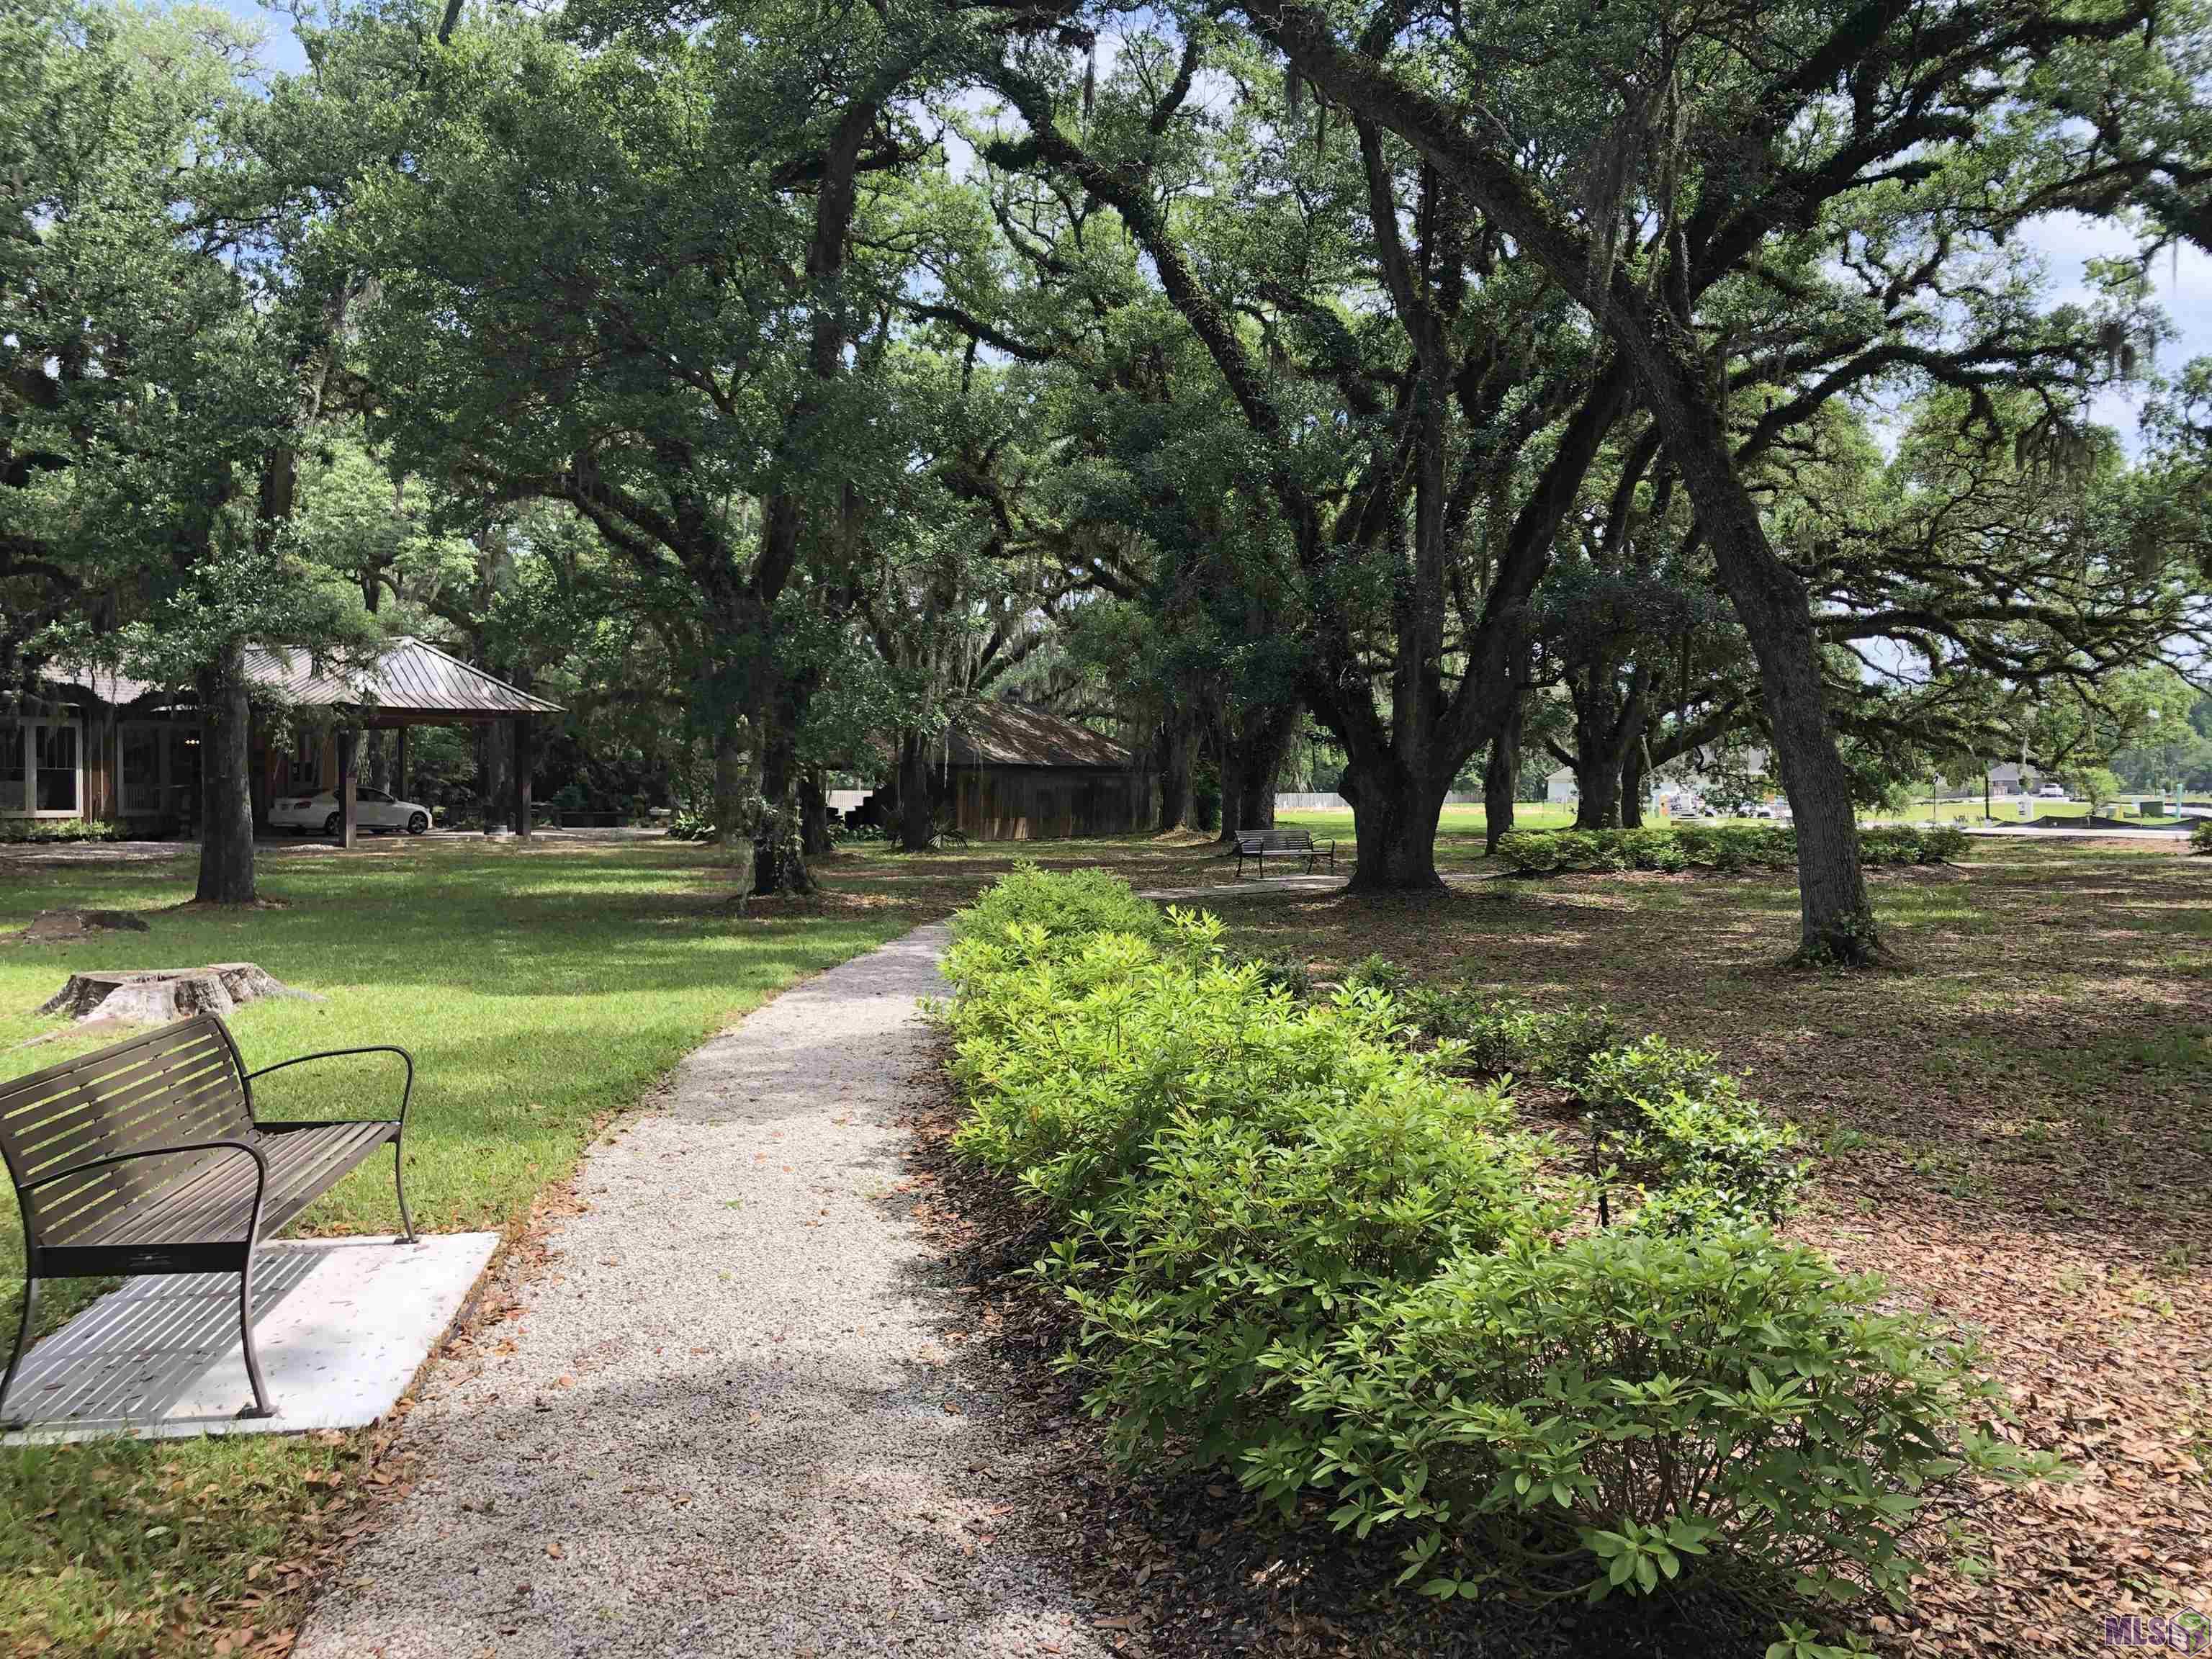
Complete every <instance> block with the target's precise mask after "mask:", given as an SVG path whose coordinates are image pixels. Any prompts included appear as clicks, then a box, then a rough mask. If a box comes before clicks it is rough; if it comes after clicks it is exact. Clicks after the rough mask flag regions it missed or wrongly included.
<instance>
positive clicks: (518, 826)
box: [514, 714, 537, 836]
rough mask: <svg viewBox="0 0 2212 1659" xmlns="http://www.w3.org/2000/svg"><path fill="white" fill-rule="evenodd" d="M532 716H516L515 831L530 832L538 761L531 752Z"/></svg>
mask: <svg viewBox="0 0 2212 1659" xmlns="http://www.w3.org/2000/svg"><path fill="white" fill-rule="evenodd" d="M530 738H531V732H530V716H529V715H527V714H517V715H516V716H515V717H514V833H515V834H516V835H518V836H526V835H528V834H529V833H530V774H531V771H532V768H533V767H534V766H535V764H536V762H537V757H536V756H535V755H533V754H532V752H531V746H530Z"/></svg>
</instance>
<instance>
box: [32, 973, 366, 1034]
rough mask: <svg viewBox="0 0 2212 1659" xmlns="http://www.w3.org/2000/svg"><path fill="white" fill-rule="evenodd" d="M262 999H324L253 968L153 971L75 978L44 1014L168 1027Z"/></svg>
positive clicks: (316, 1000) (46, 1008)
mask: <svg viewBox="0 0 2212 1659" xmlns="http://www.w3.org/2000/svg"><path fill="white" fill-rule="evenodd" d="M263 997H296V998H298V999H299V1000H301V1001H303V1002H319V1001H321V1000H322V999H321V998H320V997H317V996H312V995H310V994H308V993H307V992H305V991H295V990H293V989H292V988H291V987H289V986H288V985H286V984H284V983H283V981H280V980H278V979H277V978H276V976H275V975H271V974H270V973H268V972H266V971H264V969H261V968H259V967H258V966H256V965H255V964H254V963H250V962H217V963H210V964H209V965H208V966H207V967H205V968H149V969H140V970H138V971H136V972H132V971H128V970H125V971H112V970H111V971H108V972H104V973H103V972H95V973H84V974H71V975H70V977H69V983H68V984H66V985H64V986H63V987H62V988H61V989H60V991H59V992H58V993H57V994H55V995H54V997H53V999H52V1000H51V1001H49V1002H48V1003H47V1004H46V1006H44V1007H43V1008H41V1009H40V1010H39V1012H40V1013H42V1014H67V1015H69V1016H70V1018H73V1019H76V1020H77V1021H79V1022H80V1023H82V1021H85V1020H89V1019H112V1020H131V1021H136V1022H143V1023H144V1024H152V1025H164V1024H168V1022H170V1021H171V1020H177V1019H189V1018H191V1017H192V1016H193V1015H194V1014H228V1012H231V1010H232V1009H234V1008H235V1007H237V1006H238V1005H239V1004H240V1003H241V1002H255V1001H258V1000H260V999H261V998H263Z"/></svg>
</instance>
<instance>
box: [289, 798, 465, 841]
mask: <svg viewBox="0 0 2212 1659" xmlns="http://www.w3.org/2000/svg"><path fill="white" fill-rule="evenodd" d="M432 816H433V815H432V813H431V811H430V809H429V808H428V807H427V806H422V805H417V804H416V802H414V801H411V800H395V799H393V798H392V796H390V795H388V794H386V793H385V792H384V791H383V790H381V789H362V788H356V790H355V791H354V818H353V821H354V823H355V824H356V826H357V827H359V828H361V829H381V830H385V831H386V832H388V833H392V834H397V833H398V831H400V830H403V829H404V830H405V831H406V832H407V833H408V834H409V835H410V836H419V835H421V834H422V832H423V831H424V830H426V829H428V828H429V827H430V819H431V817H432ZM269 827H270V829H289V830H292V831H293V832H294V833H295V834H297V835H302V836H311V835H313V834H315V833H316V832H318V831H320V832H321V833H322V834H324V835H325V836H335V835H336V834H337V832H338V797H337V791H336V790H334V789H325V790H324V791H323V792H322V793H320V794H315V795H283V796H280V797H279V798H278V799H276V800H275V801H273V802H271V803H270V807H269Z"/></svg>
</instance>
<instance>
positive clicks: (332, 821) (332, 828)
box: [323, 812, 338, 836]
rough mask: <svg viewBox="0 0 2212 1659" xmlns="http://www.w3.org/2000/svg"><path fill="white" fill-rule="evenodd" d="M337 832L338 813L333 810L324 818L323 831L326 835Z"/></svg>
mask: <svg viewBox="0 0 2212 1659" xmlns="http://www.w3.org/2000/svg"><path fill="white" fill-rule="evenodd" d="M337 832H338V815H337V813H335V812H333V813H331V815H330V817H326V818H325V819H324V820H323V833H324V834H325V835H326V836H335V835H336V834H337Z"/></svg>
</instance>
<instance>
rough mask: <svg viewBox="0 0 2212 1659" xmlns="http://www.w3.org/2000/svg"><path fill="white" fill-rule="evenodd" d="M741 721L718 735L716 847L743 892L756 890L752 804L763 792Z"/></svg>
mask: <svg viewBox="0 0 2212 1659" xmlns="http://www.w3.org/2000/svg"><path fill="white" fill-rule="evenodd" d="M744 737H745V734H744V726H743V725H742V723H741V722H739V721H737V720H726V721H725V722H724V724H723V725H722V726H721V727H720V729H719V730H718V731H717V732H715V734H714V844H715V845H716V846H717V847H719V848H721V850H722V854H723V855H724V857H726V859H727V860H729V866H730V873H731V879H732V882H733V883H734V884H735V885H736V887H737V889H738V891H739V892H740V893H750V891H752V887H753V836H752V824H751V822H750V820H751V817H752V805H753V802H754V800H755V799H757V798H758V796H759V793H760V781H759V777H758V775H757V772H756V771H755V769H754V757H753V752H752V749H751V746H750V744H747V743H746V742H745V740H744Z"/></svg>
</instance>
